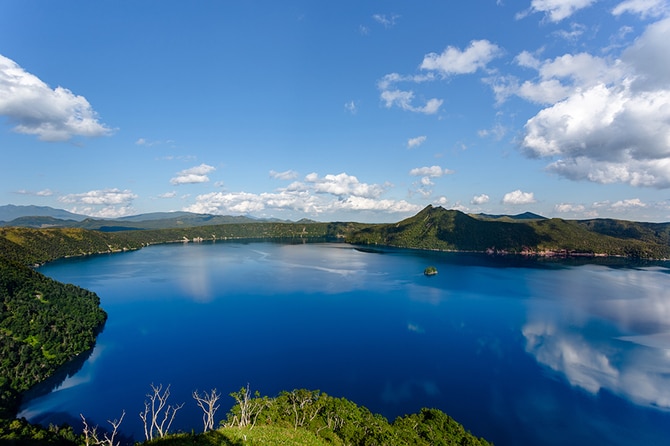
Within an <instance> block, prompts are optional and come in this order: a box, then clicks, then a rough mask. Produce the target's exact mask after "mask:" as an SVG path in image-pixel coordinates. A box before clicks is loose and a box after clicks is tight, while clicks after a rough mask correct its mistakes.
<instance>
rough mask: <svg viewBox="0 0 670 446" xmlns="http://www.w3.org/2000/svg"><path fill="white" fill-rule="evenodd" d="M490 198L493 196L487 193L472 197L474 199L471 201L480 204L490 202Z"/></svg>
mask: <svg viewBox="0 0 670 446" xmlns="http://www.w3.org/2000/svg"><path fill="white" fill-rule="evenodd" d="M490 199H491V198H490V197H489V196H488V195H486V194H481V195H475V196H474V197H472V200H470V203H471V204H477V205H480V204H485V203H488V202H489V200H490Z"/></svg>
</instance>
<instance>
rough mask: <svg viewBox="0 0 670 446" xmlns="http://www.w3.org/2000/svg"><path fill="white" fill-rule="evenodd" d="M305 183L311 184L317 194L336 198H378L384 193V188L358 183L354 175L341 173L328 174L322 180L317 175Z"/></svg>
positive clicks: (312, 175)
mask: <svg viewBox="0 0 670 446" xmlns="http://www.w3.org/2000/svg"><path fill="white" fill-rule="evenodd" d="M305 181H306V182H308V183H311V187H312V188H313V190H314V192H316V193H327V194H331V195H336V196H339V197H341V196H345V195H353V196H356V197H365V198H377V197H379V196H380V195H381V194H382V193H383V192H384V187H383V186H381V185H378V184H366V183H361V182H359V181H358V178H356V177H355V176H353V175H347V174H346V173H340V174H337V175H332V174H328V175H326V176H324V177H323V178H320V177H319V176H318V175H317V174H316V173H311V174H309V175H307V176H306V177H305Z"/></svg>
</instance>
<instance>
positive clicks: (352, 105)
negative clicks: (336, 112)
mask: <svg viewBox="0 0 670 446" xmlns="http://www.w3.org/2000/svg"><path fill="white" fill-rule="evenodd" d="M344 108H345V109H346V110H347V111H348V112H349V113H351V114H352V115H355V114H356V113H358V106H357V105H356V102H354V101H349V102H347V103H345V104H344Z"/></svg>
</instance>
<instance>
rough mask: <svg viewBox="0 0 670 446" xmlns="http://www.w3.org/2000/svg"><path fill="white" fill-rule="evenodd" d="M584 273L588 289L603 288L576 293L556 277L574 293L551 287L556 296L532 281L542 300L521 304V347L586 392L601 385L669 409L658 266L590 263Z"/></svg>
mask: <svg viewBox="0 0 670 446" xmlns="http://www.w3.org/2000/svg"><path fill="white" fill-rule="evenodd" d="M585 273H586V274H585V276H586V277H585V280H586V281H588V282H591V283H592V284H593V286H592V288H591V290H593V289H595V290H596V291H597V290H598V288H599V285H598V284H599V283H602V284H604V283H606V284H607V289H609V290H610V292H609V293H603V294H599V293H597V292H596V293H593V292H591V293H590V294H588V295H584V294H582V293H580V284H571V283H563V284H560V286H563V287H569V286H574V287H575V292H573V293H565V292H560V293H557V294H556V295H558V296H562V298H561V299H560V300H559V299H556V298H553V297H552V296H551V295H546V294H541V293H544V292H545V291H546V288H545V287H544V286H541V287H539V288H537V287H536V288H535V290H534V291H536V294H535V295H536V296H538V295H543V296H544V298H538V299H533V300H531V301H529V303H528V305H529V312H528V321H527V322H526V324H525V325H524V326H523V328H522V333H523V335H524V337H525V340H526V351H527V352H528V353H530V354H532V355H533V356H534V357H535V359H536V360H537V361H538V362H539V363H540V364H542V365H544V366H547V367H549V368H550V369H551V370H553V371H555V372H557V373H559V374H561V375H563V376H564V377H565V378H566V379H567V381H568V382H569V383H570V384H572V385H573V386H577V387H580V388H582V389H584V390H586V391H588V392H590V393H592V394H597V393H598V392H599V391H601V390H603V389H606V390H608V391H610V392H612V393H614V394H617V395H620V396H622V397H624V398H626V399H628V400H630V401H632V402H634V403H636V404H639V405H644V406H652V407H660V408H664V409H670V277H669V276H668V274H666V273H665V272H663V270H659V269H647V270H644V271H642V274H641V271H640V270H636V271H629V270H614V269H607V268H602V267H590V270H589V271H585ZM613 283H614V284H615V285H614V286H612V284H613ZM528 285H529V287H531V290H532V287H533V284H532V283H529V284H528ZM611 290H615V291H611ZM565 296H570V297H567V298H566V297H565Z"/></svg>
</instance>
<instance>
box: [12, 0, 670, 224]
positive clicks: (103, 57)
mask: <svg viewBox="0 0 670 446" xmlns="http://www.w3.org/2000/svg"><path fill="white" fill-rule="evenodd" d="M492 3H493V2H492ZM9 4H10V5H11V6H10V7H7V8H6V9H7V11H6V13H5V14H4V15H3V17H4V18H2V19H0V42H4V43H2V44H0V116H1V117H2V118H0V145H1V146H2V147H3V149H4V150H3V152H4V153H3V154H4V155H5V162H3V169H2V174H3V175H2V178H3V179H2V180H0V181H1V182H0V184H1V185H2V188H1V189H0V194H1V195H0V196H1V197H2V198H1V201H3V202H6V203H17V204H42V205H43V204H47V205H52V206H55V207H61V206H65V207H67V209H68V210H70V211H73V212H78V213H84V214H87V215H91V216H96V217H107V218H109V217H118V216H124V215H129V214H134V213H141V212H152V211H164V210H186V211H191V212H199V213H211V214H252V215H256V216H260V217H270V216H272V217H279V218H292V219H299V218H302V217H309V218H316V219H322V220H359V221H395V220H398V219H400V218H404V217H406V216H409V215H411V214H413V213H416V212H417V211H419V210H420V209H421V208H423V207H424V206H425V205H427V204H429V203H432V204H436V205H443V206H445V207H449V208H453V209H458V210H462V211H464V212H487V213H496V214H499V213H519V212H523V211H525V210H531V211H533V212H536V213H539V214H543V215H546V216H559V217H565V218H591V217H599V216H602V217H614V218H628V219H636V220H647V221H668V220H670V200H669V199H668V198H666V197H667V191H668V189H670V57H668V48H667V42H668V41H670V4H669V2H668V0H624V1H619V2H614V3H609V2H602V1H598V0H530V2H529V3H528V4H526V5H525V6H524V7H522V8H523V9H520V10H519V9H515V8H516V6H515V7H512V6H510V5H507V4H505V2H501V1H498V2H496V4H495V5H487V6H485V7H483V6H481V5H479V6H477V5H471V6H468V7H463V8H461V7H460V6H459V7H458V8H456V7H455V6H453V5H451V6H450V5H444V4H438V3H435V2H428V3H427V4H426V5H408V4H404V3H402V2H391V3H389V4H388V5H385V6H384V8H388V10H386V11H379V10H370V9H368V8H369V7H368V6H363V5H359V4H358V3H353V2H352V3H351V5H352V7H351V8H339V9H338V8H334V9H333V8H330V7H325V6H321V7H319V6H317V5H312V4H305V3H303V2H289V4H288V5H284V6H286V7H284V8H281V7H280V6H279V5H275V4H272V3H267V4H265V6H266V8H267V10H266V11H264V13H257V11H255V10H253V8H250V7H248V6H244V5H242V6H240V5H237V6H231V5H218V6H212V5H209V6H202V5H201V6H200V7H198V8H193V10H192V11H189V12H188V13H185V14H182V13H183V11H181V10H180V8H178V6H177V4H176V3H173V2H164V3H161V5H160V10H157V11H155V13H156V15H157V17H158V18H160V19H161V20H163V21H164V22H160V20H157V21H156V23H155V24H147V23H146V21H144V20H143V19H142V17H143V13H146V12H147V10H146V9H143V8H146V7H147V6H146V5H144V6H143V5H139V6H138V5H135V4H134V3H133V2H120V4H119V7H118V8H113V9H109V10H106V11H103V12H105V13H108V14H109V15H107V16H106V17H107V18H106V19H101V18H100V17H101V16H100V14H99V13H96V11H95V10H93V9H90V8H88V7H84V8H79V9H77V10H76V11H75V10H69V11H68V8H61V10H57V9H56V8H55V6H53V5H49V3H47V2H45V3H44V6H45V7H46V8H47V9H49V10H50V11H51V12H53V13H54V15H53V17H51V16H48V15H45V16H44V17H41V16H35V15H30V14H29V11H28V10H27V9H26V8H25V7H24V5H22V3H21V2H19V1H15V0H12V1H10V2H9ZM289 6H290V7H289ZM247 8H249V9H247ZM296 11H299V13H298V12H296ZM68 14H70V15H69V16H68ZM126 15H128V16H129V17H131V18H130V19H129V24H128V27H124V28H123V29H118V28H115V27H114V25H115V23H119V21H120V20H122V18H123V17H124V16H126ZM194 18H198V19H199V20H198V21H193V22H192V23H198V25H197V26H196V25H194V24H191V21H189V20H190V19H194ZM58 19H63V20H72V21H73V22H77V21H78V22H81V23H87V24H89V25H91V26H97V27H99V30H97V29H96V30H93V29H91V28H90V27H88V28H87V31H86V30H79V29H77V28H73V29H72V31H71V32H70V33H69V34H65V35H61V34H59V33H60V31H61V27H62V25H63V23H60V22H59V21H58ZM447 22H448V23H447ZM440 24H442V25H443V26H438V25H440ZM143 26H145V27H147V29H143V28H142V27H143ZM171 26H172V27H173V28H171ZM31 27H32V29H41V30H42V37H41V38H38V36H31V35H30V34H29V32H28V31H27V29H30V28H31ZM109 29H117V32H118V35H116V36H114V37H111V36H109V35H107V34H106V30H109ZM173 29H178V32H173ZM85 32H89V33H93V37H96V38H97V39H98V40H95V39H93V40H94V42H95V43H82V42H84V41H83V40H82V38H83V37H84V34H85ZM98 32H99V34H98ZM148 35H152V36H154V37H152V38H150V37H147V36H148ZM44 36H49V37H50V38H52V39H53V40H51V41H50V42H52V44H53V45H52V48H51V50H49V48H44V45H41V44H40V43H41V42H42V41H43V40H44ZM233 36H239V39H237V40H234V42H235V43H232V42H233V40H231V37H233ZM9 37H12V39H9ZM161 38H164V39H165V42H164V43H161V42H162V41H161ZM10 42H13V43H10ZM389 49H391V50H389ZM107 54H109V56H107ZM61 84H62V85H65V86H61Z"/></svg>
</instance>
